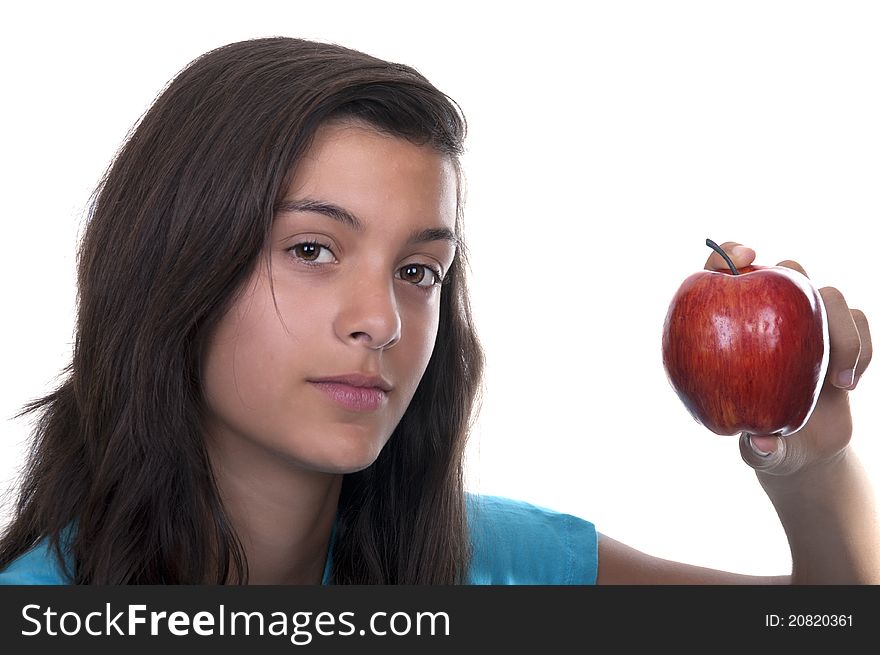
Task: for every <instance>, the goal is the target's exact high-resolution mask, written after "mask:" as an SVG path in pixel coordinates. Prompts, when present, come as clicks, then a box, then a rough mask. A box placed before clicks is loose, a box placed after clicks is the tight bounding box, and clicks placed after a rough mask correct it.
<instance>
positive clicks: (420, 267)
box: [397, 264, 441, 287]
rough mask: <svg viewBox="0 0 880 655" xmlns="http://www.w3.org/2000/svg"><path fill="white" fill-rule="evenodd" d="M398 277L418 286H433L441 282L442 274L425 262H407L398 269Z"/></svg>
mask: <svg viewBox="0 0 880 655" xmlns="http://www.w3.org/2000/svg"><path fill="white" fill-rule="evenodd" d="M397 277H399V278H400V279H401V280H403V281H404V282H409V283H410V284H414V285H416V286H418V287H433V286H434V285H437V284H440V282H441V280H440V274H439V273H438V272H437V271H435V270H434V269H433V268H431V267H430V266H426V265H425V264H407V265H406V266H404V267H403V268H399V269H398V270H397Z"/></svg>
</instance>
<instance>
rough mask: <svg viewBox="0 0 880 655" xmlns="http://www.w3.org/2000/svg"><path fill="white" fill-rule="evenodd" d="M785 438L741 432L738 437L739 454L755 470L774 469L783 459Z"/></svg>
mask: <svg viewBox="0 0 880 655" xmlns="http://www.w3.org/2000/svg"><path fill="white" fill-rule="evenodd" d="M786 450H787V449H786V444H785V440H784V439H782V438H781V437H754V436H752V435H750V434H749V433H747V432H743V433H742V434H741V435H740V437H739V454H740V456H741V457H742V458H743V461H744V462H745V463H746V464H748V465H749V466H751V467H752V468H753V469H755V470H757V471H768V470H770V469H775V468H776V467H778V466H779V465H780V463H781V462H782V461H783V460H784V459H785V456H786Z"/></svg>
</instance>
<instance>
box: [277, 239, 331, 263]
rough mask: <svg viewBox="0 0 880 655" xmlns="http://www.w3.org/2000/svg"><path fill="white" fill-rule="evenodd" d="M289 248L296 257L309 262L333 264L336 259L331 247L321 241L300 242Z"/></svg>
mask: <svg viewBox="0 0 880 655" xmlns="http://www.w3.org/2000/svg"><path fill="white" fill-rule="evenodd" d="M289 250H290V252H292V253H293V256H294V257H296V258H297V259H300V260H302V261H304V262H306V263H307V264H332V263H333V262H335V261H336V258H335V257H334V256H333V253H332V252H331V250H330V248H328V247H327V246H322V245H321V244H319V243H314V242H306V243H298V244H296V245H295V246H293V247H292V248H290V249H289Z"/></svg>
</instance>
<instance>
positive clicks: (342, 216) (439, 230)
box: [275, 198, 459, 248]
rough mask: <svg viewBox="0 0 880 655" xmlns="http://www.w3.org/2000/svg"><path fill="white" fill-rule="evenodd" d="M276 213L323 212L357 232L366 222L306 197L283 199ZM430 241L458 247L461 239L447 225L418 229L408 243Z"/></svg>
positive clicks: (324, 214) (336, 207) (361, 229)
mask: <svg viewBox="0 0 880 655" xmlns="http://www.w3.org/2000/svg"><path fill="white" fill-rule="evenodd" d="M275 212H276V213H279V212H280V213H292V212H310V213H314V214H321V215H322V216H327V217H328V218H332V219H333V220H334V221H337V222H339V223H342V224H343V225H345V226H346V227H347V228H349V229H351V230H354V231H355V232H363V231H364V223H363V221H361V220H360V219H359V218H358V217H357V216H355V215H354V214H352V213H351V212H350V211H348V210H347V209H345V208H344V207H340V206H339V205H334V204H333V203H330V202H323V201H321V200H312V199H309V198H304V199H301V200H289V199H288V200H282V201H280V202H278V203H277V204H276V205H275ZM429 241H448V242H450V243H451V244H452V245H453V246H454V247H456V248H457V247H458V245H459V239H458V237H457V236H456V235H455V232H453V231H452V230H450V229H449V228H446V227H431V228H428V229H426V230H416V231H414V232H413V233H412V234H410V236H409V239H407V242H408V243H427V242H429Z"/></svg>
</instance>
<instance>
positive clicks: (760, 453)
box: [747, 435, 770, 457]
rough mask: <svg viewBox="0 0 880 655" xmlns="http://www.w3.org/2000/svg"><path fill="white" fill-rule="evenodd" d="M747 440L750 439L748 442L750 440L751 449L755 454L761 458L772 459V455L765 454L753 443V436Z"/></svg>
mask: <svg viewBox="0 0 880 655" xmlns="http://www.w3.org/2000/svg"><path fill="white" fill-rule="evenodd" d="M747 438H748V440H749V447H750V448H751V449H752V450H753V451H754V452H755V454H756V455H758V456H759V457H770V453H765V452H764V451H763V450H761V449H760V448H758V447H757V446H756V445H755V444H754V443H753V442H752V435H749V436H748V437H747Z"/></svg>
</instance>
